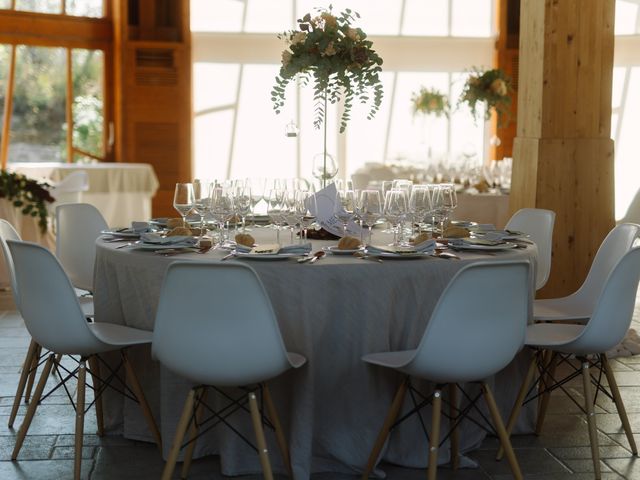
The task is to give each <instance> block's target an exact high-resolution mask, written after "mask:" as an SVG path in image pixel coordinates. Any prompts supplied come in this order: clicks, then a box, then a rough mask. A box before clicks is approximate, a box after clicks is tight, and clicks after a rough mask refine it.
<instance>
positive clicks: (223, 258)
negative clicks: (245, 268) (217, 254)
mask: <svg viewBox="0 0 640 480" xmlns="http://www.w3.org/2000/svg"><path fill="white" fill-rule="evenodd" d="M235 256H236V252H231V253H229V254H227V255H225V256H224V257H222V258H221V259H220V261H221V262H224V261H225V260H229V259H230V258H232V257H235Z"/></svg>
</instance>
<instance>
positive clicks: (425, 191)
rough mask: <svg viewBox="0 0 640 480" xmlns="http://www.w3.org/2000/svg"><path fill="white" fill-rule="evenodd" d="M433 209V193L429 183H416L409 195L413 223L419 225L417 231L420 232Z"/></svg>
mask: <svg viewBox="0 0 640 480" xmlns="http://www.w3.org/2000/svg"><path fill="white" fill-rule="evenodd" d="M431 210H432V204H431V194H430V192H429V188H427V185H414V186H413V188H412V189H411V195H410V196H409V214H410V216H411V225H412V226H413V225H417V233H418V234H419V233H420V226H421V225H422V224H423V223H424V221H425V218H426V217H427V215H428V214H429V213H430V212H431Z"/></svg>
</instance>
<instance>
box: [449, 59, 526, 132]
mask: <svg viewBox="0 0 640 480" xmlns="http://www.w3.org/2000/svg"><path fill="white" fill-rule="evenodd" d="M512 91H513V88H512V87H511V80H510V79H509V77H507V75H506V74H505V73H504V72H503V71H502V70H500V69H499V68H494V69H492V70H484V71H483V70H478V69H474V70H473V72H472V74H471V75H469V78H467V81H466V82H465V85H464V88H463V89H462V94H461V95H460V99H459V101H458V103H459V104H463V103H466V104H467V105H468V106H469V108H470V109H471V114H472V115H473V117H474V118H477V115H478V112H477V108H478V107H477V106H478V103H484V104H485V107H486V108H485V111H484V119H485V120H489V119H490V118H491V111H492V110H495V112H496V113H497V115H498V124H500V125H502V124H504V123H505V120H506V121H507V122H508V119H509V115H510V112H509V108H510V105H511V95H510V94H511V92H512Z"/></svg>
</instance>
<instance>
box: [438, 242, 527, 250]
mask: <svg viewBox="0 0 640 480" xmlns="http://www.w3.org/2000/svg"><path fill="white" fill-rule="evenodd" d="M449 248H452V249H454V250H511V249H513V248H518V245H516V244H515V243H510V242H505V243H500V244H498V245H473V244H470V243H468V244H459V245H453V244H451V243H450V244H449Z"/></svg>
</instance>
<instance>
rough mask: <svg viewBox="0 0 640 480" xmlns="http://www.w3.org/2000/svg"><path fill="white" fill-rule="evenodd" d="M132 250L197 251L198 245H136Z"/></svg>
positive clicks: (141, 243) (140, 243)
mask: <svg viewBox="0 0 640 480" xmlns="http://www.w3.org/2000/svg"><path fill="white" fill-rule="evenodd" d="M129 248H132V249H135V250H180V249H183V248H193V249H194V250H197V249H198V247H197V246H196V245H189V244H186V243H174V244H164V245H163V244H160V243H143V242H139V243H135V244H133V245H131V247H129Z"/></svg>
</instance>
